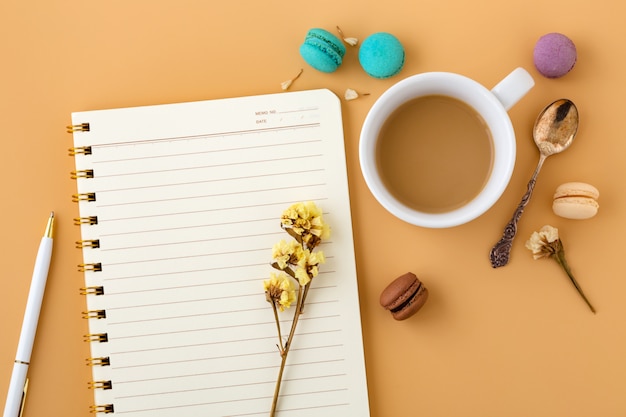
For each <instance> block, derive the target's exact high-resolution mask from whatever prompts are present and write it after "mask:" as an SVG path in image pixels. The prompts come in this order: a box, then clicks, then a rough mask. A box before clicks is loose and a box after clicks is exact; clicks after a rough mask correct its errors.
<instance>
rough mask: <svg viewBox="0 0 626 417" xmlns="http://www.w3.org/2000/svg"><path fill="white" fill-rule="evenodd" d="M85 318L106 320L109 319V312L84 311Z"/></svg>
mask: <svg viewBox="0 0 626 417" xmlns="http://www.w3.org/2000/svg"><path fill="white" fill-rule="evenodd" d="M83 318H84V319H98V320H100V319H106V318H107V312H106V310H89V311H83Z"/></svg>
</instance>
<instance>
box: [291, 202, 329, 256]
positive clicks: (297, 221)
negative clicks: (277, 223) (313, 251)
mask: <svg viewBox="0 0 626 417" xmlns="http://www.w3.org/2000/svg"><path fill="white" fill-rule="evenodd" d="M281 226H282V227H283V229H285V230H287V231H288V232H290V234H291V235H292V236H293V237H295V238H296V239H298V240H299V241H300V242H302V243H304V244H305V245H306V247H308V248H314V247H315V246H317V245H318V244H319V243H320V242H321V241H322V240H325V239H328V237H330V228H329V226H328V225H327V224H326V223H325V222H324V220H323V219H322V211H321V210H320V209H319V208H318V207H317V206H316V205H315V203H314V202H312V201H308V202H306V203H296V204H293V205H291V206H290V207H289V208H287V210H285V211H284V212H283V214H282V216H281Z"/></svg>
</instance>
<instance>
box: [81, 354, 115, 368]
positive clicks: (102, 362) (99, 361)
mask: <svg viewBox="0 0 626 417" xmlns="http://www.w3.org/2000/svg"><path fill="white" fill-rule="evenodd" d="M86 361H87V366H110V365H111V359H110V358H109V357H108V356H105V357H102V358H87V359H86Z"/></svg>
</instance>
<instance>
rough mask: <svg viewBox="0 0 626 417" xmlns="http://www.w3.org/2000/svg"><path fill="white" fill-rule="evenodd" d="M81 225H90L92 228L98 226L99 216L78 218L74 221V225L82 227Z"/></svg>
mask: <svg viewBox="0 0 626 417" xmlns="http://www.w3.org/2000/svg"><path fill="white" fill-rule="evenodd" d="M81 224H88V225H90V226H93V225H96V224H98V216H88V217H76V218H75V219H74V225H76V226H80V225H81Z"/></svg>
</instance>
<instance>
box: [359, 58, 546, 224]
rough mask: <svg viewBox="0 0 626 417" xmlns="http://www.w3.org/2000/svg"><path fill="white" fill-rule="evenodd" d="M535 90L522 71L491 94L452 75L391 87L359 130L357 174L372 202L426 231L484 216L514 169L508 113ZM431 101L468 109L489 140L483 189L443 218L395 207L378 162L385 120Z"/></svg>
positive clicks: (430, 75) (421, 76)
mask: <svg viewBox="0 0 626 417" xmlns="http://www.w3.org/2000/svg"><path fill="white" fill-rule="evenodd" d="M534 84H535V82H534V80H533V78H532V76H531V75H530V74H529V73H528V72H527V71H526V70H524V69H523V68H516V69H515V70H513V71H512V72H511V73H510V74H509V75H507V76H506V77H505V78H504V79H503V80H502V81H500V82H499V83H498V84H497V85H496V86H495V87H494V88H493V89H491V90H488V89H487V88H485V87H484V86H483V85H481V84H479V83H478V82H476V81H474V80H472V79H470V78H468V77H465V76H463V75H459V74H454V73H450V72H426V73H421V74H417V75H413V76H410V77H408V78H405V79H404V80H402V81H399V82H398V83H396V84H395V85H393V86H392V87H391V88H389V89H388V90H387V91H385V92H384V93H383V94H382V95H381V96H380V97H379V98H378V100H376V102H375V103H374V105H373V106H372V108H371V109H370V111H369V113H368V114H367V117H366V118H365V122H364V123H363V128H362V129H361V139H360V143H359V159H360V162H361V171H362V172H363V176H364V178H365V182H366V183H367V186H368V187H369V189H370V191H371V192H372V194H373V195H374V197H375V198H376V200H378V202H379V203H380V204H381V205H382V206H383V207H384V208H385V209H387V211H389V212H390V213H391V214H393V215H395V216H396V217H398V218H400V219H402V220H404V221H406V222H408V223H411V224H414V225H417V226H422V227H430V228H443V227H453V226H458V225H461V224H464V223H467V222H469V221H471V220H474V219H475V218H477V217H478V216H480V215H481V214H483V213H485V212H486V211H487V210H489V209H490V208H491V206H493V205H494V204H495V202H496V201H497V200H498V199H499V198H500V196H501V195H502V193H503V192H504V190H505V189H506V187H507V185H508V183H509V180H510V179H511V175H512V173H513V168H514V166H515V151H516V144H515V131H514V130H513V125H512V123H511V119H510V118H509V115H508V113H507V111H508V110H509V109H510V108H511V107H513V105H514V104H515V103H517V102H518V101H519V100H520V99H521V98H522V97H523V96H524V95H526V93H527V92H528V91H529V90H530V89H531V88H532V87H533V86H534ZM429 95H444V96H450V97H453V98H456V99H458V100H461V101H463V102H465V103H466V104H468V105H469V106H470V107H472V108H473V109H474V110H475V111H476V112H477V113H478V114H480V116H481V117H482V118H483V120H484V121H485V123H486V125H487V126H488V128H489V130H490V131H491V136H492V140H493V166H492V169H491V173H490V175H489V178H488V179H487V182H486V184H485V186H484V187H483V189H482V190H481V191H480V193H478V195H477V196H476V197H475V198H474V199H472V200H471V201H469V202H468V203H467V204H465V205H463V206H462V207H460V208H457V209H455V210H452V211H448V212H443V213H426V212H421V211H419V210H416V209H414V208H412V207H409V206H407V205H405V204H403V203H401V202H400V201H398V199H396V198H395V197H394V196H393V195H392V194H391V193H390V192H389V190H388V189H387V188H386V187H385V185H384V183H383V181H382V179H381V177H380V173H379V171H378V164H377V161H376V159H377V156H376V149H377V141H378V136H379V133H380V130H381V128H382V127H383V125H384V123H385V121H386V120H387V119H388V118H389V116H390V115H391V114H392V113H393V112H394V111H395V110H396V109H397V108H398V107H400V106H401V105H402V104H404V103H406V102H407V101H409V100H413V99H415V98H418V97H422V96H429Z"/></svg>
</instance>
